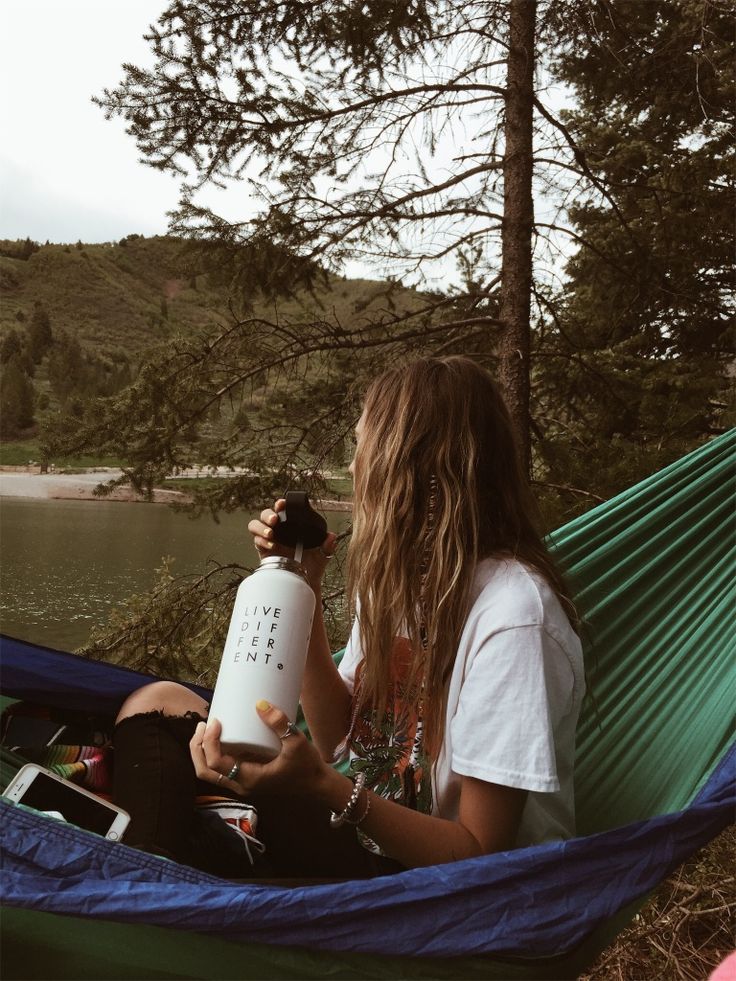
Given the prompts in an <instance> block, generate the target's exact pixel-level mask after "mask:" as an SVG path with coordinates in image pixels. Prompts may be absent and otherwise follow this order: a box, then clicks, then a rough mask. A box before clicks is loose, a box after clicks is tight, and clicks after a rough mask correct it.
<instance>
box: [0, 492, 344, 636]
mask: <svg viewBox="0 0 736 981" xmlns="http://www.w3.org/2000/svg"><path fill="white" fill-rule="evenodd" d="M326 517H327V519H328V523H329V525H330V528H331V529H332V530H334V531H340V530H342V529H343V528H344V527H345V526H346V524H347V523H348V522H349V520H350V516H349V515H348V514H345V513H344V512H328V513H327V514H326ZM248 520H249V518H248V517H247V516H245V515H244V514H242V513H240V514H225V515H222V516H221V518H220V523H219V524H217V523H216V522H215V521H213V520H212V518H210V517H209V516H207V517H201V518H198V519H196V520H192V519H191V518H188V517H187V516H186V515H184V514H178V513H176V512H174V511H172V510H171V509H170V508H168V507H166V506H165V505H162V504H125V503H120V502H112V501H63V500H43V499H34V500H26V499H20V498H3V499H2V500H1V501H0V631H2V632H3V633H5V634H10V635H11V636H13V637H18V638H21V639H22V640H28V641H32V642H33V643H37V644H45V645H47V646H49V647H57V648H60V649H62V650H74V649H76V648H78V647H81V646H82V645H83V644H85V643H86V641H87V640H88V638H89V635H90V631H91V629H92V627H93V626H96V625H98V624H103V623H104V622H105V621H106V619H107V617H108V615H109V612H110V610H111V609H112V608H113V607H115V606H117V605H119V604H120V603H121V601H122V600H124V599H125V598H126V597H128V596H130V595H131V594H132V593H142V592H145V591H146V590H147V589H149V588H150V587H151V585H152V584H153V582H154V580H155V578H156V574H155V570H156V568H157V567H158V566H160V565H161V561H162V558H163V557H164V556H170V557H172V558H173V559H174V562H173V565H172V566H171V570H172V572H173V573H174V574H189V573H197V572H202V571H204V569H205V567H206V564H207V560H208V559H216V560H218V561H219V562H222V563H227V562H239V563H240V564H242V565H246V566H252V565H254V564H255V563H256V555H255V551H254V549H253V547H252V545H251V544H250V535H249V534H248V531H247V526H248Z"/></svg>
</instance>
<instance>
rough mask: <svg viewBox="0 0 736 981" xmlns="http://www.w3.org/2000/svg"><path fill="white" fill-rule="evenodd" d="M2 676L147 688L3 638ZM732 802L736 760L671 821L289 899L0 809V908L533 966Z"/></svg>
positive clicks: (33, 682)
mask: <svg viewBox="0 0 736 981" xmlns="http://www.w3.org/2000/svg"><path fill="white" fill-rule="evenodd" d="M2 669H3V671H2V687H3V690H4V691H5V692H6V693H9V694H12V695H14V696H15V697H20V698H26V699H33V700H43V702H44V703H45V704H47V705H49V706H52V707H53V706H58V707H66V708H71V707H74V708H77V709H86V710H88V711H89V710H92V709H93V710H94V711H97V712H103V711H107V710H109V711H114V710H115V708H116V706H119V704H120V702H121V700H122V699H123V698H125V696H126V695H127V694H128V693H129V692H131V691H133V690H135V689H136V688H138V687H139V686H140V685H141V684H144V683H145V682H147V681H151V680H153V679H152V678H151V677H150V676H148V675H145V674H141V673H139V672H135V671H129V670H127V669H125V668H121V667H117V666H113V665H107V664H102V663H100V662H95V661H87V660H85V659H83V658H80V657H77V656H75V655H73V654H66V653H64V652H59V651H53V650H50V649H48V648H41V647H36V646H34V645H30V644H26V643H24V642H22V641H17V640H12V639H10V638H3V639H2ZM192 687H195V686H192ZM197 690H198V691H200V693H201V694H203V695H204V696H205V697H207V695H208V694H209V693H208V692H207V691H206V690H205V689H197ZM735 788H736V746H735V747H732V749H731V750H730V752H728V753H727V754H726V755H725V757H724V759H723V760H722V761H721V763H720V764H719V765H718V766H717V768H716V769H715V770H714V772H713V773H712V774H711V777H710V779H709V780H708V782H707V783H706V785H705V786H704V787H703V789H702V790H701V792H700V793H699V794H698V796H697V797H696V798H695V800H694V801H693V802H692V804H691V805H690V806H689V807H688V808H686V809H685V810H682V811H679V812H676V813H673V814H667V815H663V816H659V817H656V818H652V819H650V820H645V821H637V822H634V823H632V824H628V825H626V826H624V827H621V828H616V829H614V830H612V831H607V832H602V833H600V834H596V835H590V836H587V837H585V838H576V839H572V840H570V841H566V842H553V843H550V844H546V845H539V846H536V847H533V848H526V849H520V850H517V851H512V852H508V853H504V854H497V855H490V856H484V857H481V858H477V859H471V860H468V861H464V862H458V863H454V864H452V865H444V866H436V867H432V868H424V869H413V870H410V871H407V872H404V873H402V874H400V875H396V876H389V877H386V878H381V879H376V880H372V881H368V882H365V881H361V882H344V883H337V884H331V885H322V886H319V885H318V886H308V887H299V888H294V889H291V890H289V891H285V890H284V889H282V888H279V887H274V886H262V885H257V884H252V885H250V884H247V885H246V884H242V883H229V882H224V881H223V880H220V879H217V878H214V877H211V876H208V875H204V874H202V873H199V872H197V871H195V870H193V869H189V868H186V867H182V866H178V865H175V864H173V863H171V862H168V861H166V860H164V859H159V858H156V857H155V856H151V855H146V854H144V853H141V852H139V851H136V850H134V849H131V848H127V847H126V846H125V845H123V844H114V843H111V842H108V841H106V840H105V839H102V838H98V837H97V836H94V835H90V834H88V833H87V832H84V831H81V830H79V829H77V828H74V827H72V826H70V825H65V824H60V823H59V822H56V821H54V820H53V819H50V818H46V817H44V816H43V815H40V814H37V813H36V812H34V811H31V810H28V809H25V808H22V807H18V806H15V805H11V804H9V803H7V802H6V801H2V800H0V847H1V848H2V853H3V878H2V891H3V902H4V903H5V904H6V905H8V906H15V907H20V908H26V909H33V910H42V911H46V912H57V913H69V912H70V911H74V913H75V915H78V916H84V917H91V918H99V919H103V920H105V919H107V920H115V921H118V922H123V923H141V924H147V925H151V924H154V925H159V926H170V927H176V928H177V929H185V930H194V931H198V932H201V933H213V934H217V935H218V936H222V937H223V938H226V939H229V940H235V941H238V942H258V943H267V944H270V943H273V944H278V945H281V946H290V945H301V946H306V947H309V948H312V949H321V950H334V951H354V952H355V951H362V952H380V953H383V954H397V955H404V954H406V955H412V956H425V955H426V956H443V957H445V956H446V957H450V956H461V955H468V954H472V953H478V954H480V953H503V954H506V955H519V956H523V955H528V954H529V951H530V950H531V951H534V954H535V956H538V957H541V956H546V955H551V954H555V953H558V952H559V951H563V950H569V949H572V948H573V947H574V946H575V945H576V944H578V943H579V942H581V941H582V940H583V939H584V937H585V936H586V935H588V934H589V933H590V932H591V931H592V930H594V929H595V928H596V927H597V926H598V925H600V924H601V923H603V922H604V921H606V920H607V919H608V918H610V917H611V916H613V915H614V914H615V913H616V912H618V911H619V910H621V909H622V908H623V907H625V906H627V905H628V904H629V903H631V902H632V901H634V900H636V899H639V898H640V897H642V896H645V895H646V894H647V893H649V892H650V891H651V890H652V889H653V888H654V887H655V886H656V885H657V884H658V883H659V882H660V881H661V879H662V878H663V877H664V876H666V875H667V874H669V872H670V871H671V870H673V869H674V868H676V867H677V865H679V864H680V863H681V862H682V861H684V860H685V859H686V858H687V857H688V856H689V855H691V854H692V853H693V852H694V851H696V850H697V849H698V848H700V847H702V845H704V844H706V843H707V842H708V841H710V840H711V839H712V838H713V837H715V836H716V835H717V834H718V833H719V832H720V831H721V830H722V829H723V828H725V827H727V826H728V824H729V823H730V822H731V821H732V819H733V814H734V808H735V807H736V790H735ZM398 923H400V924H401V929H400V930H398V929H396V926H397V924H398Z"/></svg>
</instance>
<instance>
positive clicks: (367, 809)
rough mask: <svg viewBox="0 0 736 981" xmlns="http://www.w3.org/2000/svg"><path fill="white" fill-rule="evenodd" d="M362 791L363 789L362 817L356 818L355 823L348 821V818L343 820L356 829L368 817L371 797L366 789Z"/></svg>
mask: <svg viewBox="0 0 736 981" xmlns="http://www.w3.org/2000/svg"><path fill="white" fill-rule="evenodd" d="M364 789H365V810H364V811H363V816H362V817H359V818H356V820H355V821H350V820H349V819H348V818H345V823H346V824H352V825H353V826H354V827H356V828H357V827H359V826H360V825H361V824H362V823H363V822H364V821H365V819H366V818H367V817H368V811H370V809H371V795H370V793H369V791H368V788H367V787H365V788H364Z"/></svg>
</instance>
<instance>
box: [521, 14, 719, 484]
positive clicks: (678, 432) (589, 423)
mask: <svg viewBox="0 0 736 981" xmlns="http://www.w3.org/2000/svg"><path fill="white" fill-rule="evenodd" d="M560 22H561V23H560V34H561V36H562V37H565V38H566V39H567V40H566V41H565V43H564V46H560V47H558V49H557V58H556V65H555V70H556V72H557V74H558V76H559V77H560V78H562V79H563V80H564V81H565V82H566V83H568V84H570V85H574V86H575V92H576V95H577V97H578V100H579V102H578V106H577V108H576V109H575V110H574V111H572V112H569V113H568V114H567V115H566V119H565V123H566V125H567V126H568V127H569V129H570V131H571V133H572V134H573V136H574V139H575V141H576V142H577V145H578V146H579V148H580V153H581V155H582V156H584V159H585V161H586V164H587V166H588V167H589V168H590V169H591V170H592V172H593V173H594V174H595V176H596V178H597V179H598V180H599V181H600V182H601V185H602V186H605V187H606V188H607V194H606V196H604V195H602V194H595V195H592V194H589V193H588V194H585V195H579V196H578V197H577V200H576V201H575V202H574V204H573V206H572V207H571V208H570V217H571V219H572V221H573V223H574V226H575V229H576V232H577V234H578V236H579V238H580V242H581V245H580V247H579V248H578V250H577V251H576V252H575V253H574V255H573V256H572V257H571V259H570V261H569V264H568V269H567V271H568V275H569V284H568V287H567V289H566V291H565V293H564V294H563V295H562V296H561V297H557V298H554V300H553V298H551V297H550V296H547V297H546V299H547V300H548V301H552V302H550V305H549V307H548V310H549V313H550V318H549V319H550V327H549V329H548V331H547V333H546V336H545V337H544V338H543V339H542V341H541V342H540V349H539V355H540V356H539V374H540V375H541V377H540V378H539V379H538V386H537V396H538V403H537V417H538V421H539V423H540V425H541V426H543V427H544V429H545V439H544V440H542V441H541V443H540V447H541V449H542V451H543V453H544V455H545V457H546V459H547V461H548V463H549V464H550V466H551V467H552V472H553V474H554V475H555V476H553V477H552V478H551V479H553V480H554V479H556V480H557V481H559V482H561V483H563V482H564V483H569V484H573V485H577V486H581V485H583V486H586V487H587V488H588V489H589V490H594V491H595V492H597V493H598V494H599V495H601V496H604V497H607V496H609V495H610V494H612V493H614V492H615V491H617V490H619V489H621V488H622V487H624V486H627V485H628V484H630V483H632V482H633V481H635V480H636V479H638V478H640V477H641V476H644V475H645V474H647V473H650V472H653V471H654V470H656V469H658V467H660V466H662V465H664V464H665V463H667V462H669V461H671V460H673V459H675V458H676V457H677V456H679V455H681V454H682V453H684V452H686V451H687V450H688V449H690V448H692V447H693V446H694V445H697V443H698V442H700V441H702V440H703V439H704V438H707V437H708V436H709V435H711V434H713V433H717V432H718V431H719V430H720V429H721V428H722V426H723V425H724V424H725V419H724V418H723V409H724V406H725V405H726V404H727V402H728V389H729V387H730V379H729V377H728V375H729V371H730V366H731V364H732V352H733V348H734V334H733V323H734V320H733V315H734V303H733V293H732V290H731V288H730V287H731V286H732V266H733V211H734V180H733V174H734V162H735V158H736V151H735V149H734V142H733V138H732V134H731V124H732V94H733V81H734V78H733V76H734V63H733V59H732V51H731V43H732V32H733V23H732V17H731V11H730V10H729V9H728V7H727V5H726V4H725V3H720V2H713V0H679V2H678V3H676V4H672V3H668V2H664V0H662V2H660V0H648V2H646V3H641V2H638V0H633V2H617V3H610V2H604V3H601V2H598V0H596V2H593V0H586V2H584V3H579V4H576V5H569V6H568V7H567V9H565V10H562V9H561V10H560ZM563 29H564V30H563ZM591 459H595V461H596V466H595V468H591V466H590V461H591Z"/></svg>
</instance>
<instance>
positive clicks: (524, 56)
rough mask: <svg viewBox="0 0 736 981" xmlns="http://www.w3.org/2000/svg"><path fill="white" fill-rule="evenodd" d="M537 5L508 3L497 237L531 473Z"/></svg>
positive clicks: (516, 403) (509, 379) (520, 426)
mask: <svg viewBox="0 0 736 981" xmlns="http://www.w3.org/2000/svg"><path fill="white" fill-rule="evenodd" d="M535 20H536V0H510V3H509V54H508V68H507V79H506V124H505V157H504V169H503V176H504V189H503V196H504V208H503V227H502V232H501V248H502V257H501V321H502V323H503V327H502V337H501V345H500V380H501V385H502V388H503V393H504V397H505V399H506V402H507V404H508V407H509V411H510V413H511V419H512V422H513V426H514V432H515V434H516V438H517V441H518V446H519V453H520V456H521V462H522V466H523V467H524V470H525V472H526V473H530V471H531V439H530V434H529V372H530V363H529V361H530V351H531V343H530V326H529V316H530V309H531V288H532V227H533V223H534V203H533V201H532V153H533V147H532V111H533V100H534V27H535Z"/></svg>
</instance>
